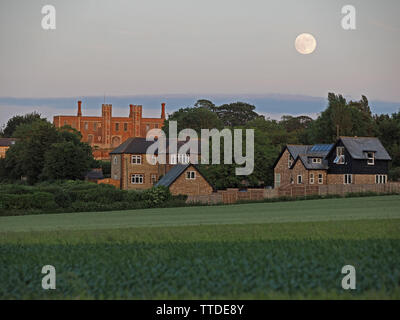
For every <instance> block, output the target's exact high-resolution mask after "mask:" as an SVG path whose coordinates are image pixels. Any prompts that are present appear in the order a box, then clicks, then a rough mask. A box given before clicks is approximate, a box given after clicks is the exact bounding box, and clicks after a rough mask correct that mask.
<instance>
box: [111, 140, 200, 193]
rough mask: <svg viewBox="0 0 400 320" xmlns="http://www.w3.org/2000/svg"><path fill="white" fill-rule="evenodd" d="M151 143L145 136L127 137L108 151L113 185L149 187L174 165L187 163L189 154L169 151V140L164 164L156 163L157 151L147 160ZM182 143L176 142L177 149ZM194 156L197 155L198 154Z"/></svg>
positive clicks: (135, 187)
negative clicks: (116, 146)
mask: <svg viewBox="0 0 400 320" xmlns="http://www.w3.org/2000/svg"><path fill="white" fill-rule="evenodd" d="M153 143H154V142H153V141H146V139H145V138H129V139H128V140H126V141H125V142H124V143H122V144H121V145H120V146H119V147H118V148H116V149H114V150H113V151H111V152H110V156H111V179H112V180H113V184H114V185H119V187H120V188H121V189H124V190H131V189H149V188H151V187H153V186H154V185H155V184H156V183H157V182H158V180H159V179H160V177H162V176H165V175H166V174H167V173H168V171H169V170H170V169H171V168H173V167H174V166H175V165H177V164H189V162H190V154H179V153H178V154H172V153H170V151H169V143H170V141H169V140H167V143H166V144H167V146H166V147H167V148H166V155H165V156H166V163H165V164H160V163H158V161H157V156H159V154H158V153H156V155H153V156H152V157H151V161H150V162H149V161H147V157H146V154H147V149H148V148H149V147H150V145H152V144H153ZM183 144H185V142H184V141H183V142H181V141H179V142H178V143H177V147H178V150H179V148H180V147H181V146H182V145H183ZM199 147H200V143H199ZM199 150H200V149H199ZM195 156H197V157H198V155H195Z"/></svg>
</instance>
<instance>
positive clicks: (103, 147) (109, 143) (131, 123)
mask: <svg viewBox="0 0 400 320" xmlns="http://www.w3.org/2000/svg"><path fill="white" fill-rule="evenodd" d="M82 109H83V106H82V101H78V110H77V113H76V116H55V117H54V120H53V123H54V125H55V126H56V127H57V128H60V127H62V126H64V125H69V126H71V127H73V128H75V129H77V130H78V131H79V132H80V133H81V134H82V141H83V142H86V143H88V144H90V146H91V147H92V150H93V156H94V157H95V158H96V159H98V160H109V152H110V151H112V150H114V149H115V148H116V147H118V146H119V145H120V144H121V143H123V142H125V141H126V140H127V139H129V138H133V137H143V138H144V137H146V134H147V132H148V131H149V130H151V129H154V128H158V129H161V128H162V126H163V124H164V121H165V118H166V115H165V103H162V104H161V117H160V118H143V107H142V106H141V105H133V104H131V105H129V117H113V116H112V105H111V104H103V105H102V106H101V116H100V117H97V116H84V115H83V113H84V112H83V111H82Z"/></svg>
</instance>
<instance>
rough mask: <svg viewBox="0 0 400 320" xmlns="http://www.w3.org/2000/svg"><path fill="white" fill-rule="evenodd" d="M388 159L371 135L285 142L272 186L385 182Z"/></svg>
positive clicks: (276, 165) (384, 151) (382, 148)
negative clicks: (308, 142)
mask: <svg viewBox="0 0 400 320" xmlns="http://www.w3.org/2000/svg"><path fill="white" fill-rule="evenodd" d="M390 161H391V158H390V156H389V154H388V153H387V151H386V150H385V148H384V147H383V145H382V143H381V142H380V141H379V139H378V138H374V137H340V138H339V139H338V140H337V141H336V143H334V144H317V145H287V146H286V147H285V148H284V149H283V150H282V152H281V154H280V155H279V157H278V159H277V160H276V162H275V164H274V186H275V188H279V187H281V186H286V185H290V184H298V185H305V184H306V185H321V184H375V183H377V184H381V183H386V182H387V174H388V171H389V162H390Z"/></svg>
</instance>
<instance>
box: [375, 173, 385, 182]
mask: <svg viewBox="0 0 400 320" xmlns="http://www.w3.org/2000/svg"><path fill="white" fill-rule="evenodd" d="M386 182H387V175H386V174H377V175H375V183H376V184H385V183H386Z"/></svg>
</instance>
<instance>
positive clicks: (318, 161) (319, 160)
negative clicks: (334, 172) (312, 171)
mask: <svg viewBox="0 0 400 320" xmlns="http://www.w3.org/2000/svg"><path fill="white" fill-rule="evenodd" d="M312 163H322V159H321V158H312Z"/></svg>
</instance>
